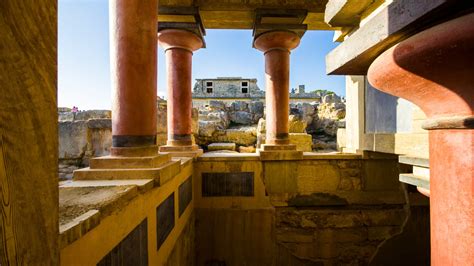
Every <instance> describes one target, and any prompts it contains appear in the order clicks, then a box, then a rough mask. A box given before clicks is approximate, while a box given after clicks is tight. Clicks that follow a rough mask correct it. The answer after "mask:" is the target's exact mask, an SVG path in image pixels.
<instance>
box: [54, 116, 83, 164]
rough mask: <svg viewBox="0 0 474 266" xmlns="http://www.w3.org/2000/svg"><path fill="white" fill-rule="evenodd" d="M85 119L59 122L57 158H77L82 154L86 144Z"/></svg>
mask: <svg viewBox="0 0 474 266" xmlns="http://www.w3.org/2000/svg"><path fill="white" fill-rule="evenodd" d="M87 130H88V126H87V121H62V122H59V158H60V159H77V158H81V157H83V156H84V154H85V152H86V150H87V145H88V142H87V140H88V138H87Z"/></svg>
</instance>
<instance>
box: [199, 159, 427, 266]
mask: <svg viewBox="0 0 474 266" xmlns="http://www.w3.org/2000/svg"><path fill="white" fill-rule="evenodd" d="M213 156H214V155H213ZM398 172H399V170H398V162H397V159H396V156H386V155H383V154H367V155H364V156H357V155H334V156H331V155H314V156H305V158H304V159H303V160H302V161H293V162H290V161H274V162H264V161H259V159H258V156H256V157H250V156H247V157H235V158H218V157H217V156H216V157H212V156H210V155H209V156H204V157H202V158H199V159H198V162H197V163H196V166H195V178H196V182H197V184H196V187H197V188H196V199H195V201H196V259H197V264H198V265H205V264H206V263H211V262H212V263H220V264H219V265H224V263H225V264H226V265H234V264H237V265H240V264H246V265H405V264H407V263H408V264H409V263H411V262H415V263H416V265H427V264H429V217H428V214H429V208H428V199H427V198H423V196H421V195H420V194H419V193H417V192H416V191H413V190H410V189H407V188H406V187H404V186H403V185H400V183H399V182H398ZM209 173H213V175H217V176H220V179H222V180H225V179H229V182H233V184H234V185H236V184H239V182H243V180H244V179H243V178H244V176H248V175H249V174H248V173H252V176H253V181H254V186H253V191H254V193H253V195H252V196H250V197H249V196H247V197H232V198H226V197H212V196H209V195H204V194H203V193H202V191H201V189H204V188H205V186H208V185H210V184H208V183H206V181H205V180H206V179H205V176H206V175H209ZM244 173H245V175H244ZM231 179H232V181H231ZM245 187H247V186H245ZM242 188H243V187H242ZM226 191H227V192H225V191H223V192H222V193H234V192H232V190H226ZM237 192H238V191H235V193H237ZM220 196H222V195H220ZM414 228H418V231H417V230H414ZM388 257H389V258H390V259H388ZM415 257H416V258H415ZM380 262H382V264H380ZM427 262H428V263H427ZM239 263H240V264H239Z"/></svg>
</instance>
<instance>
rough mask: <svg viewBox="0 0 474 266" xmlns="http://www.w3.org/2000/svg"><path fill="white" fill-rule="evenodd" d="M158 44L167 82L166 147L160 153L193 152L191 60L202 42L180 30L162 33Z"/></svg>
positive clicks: (189, 33)
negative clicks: (163, 56)
mask: <svg viewBox="0 0 474 266" xmlns="http://www.w3.org/2000/svg"><path fill="white" fill-rule="evenodd" d="M158 41H159V44H160V46H162V47H163V48H164V49H165V53H166V75H167V81H168V104H167V108H168V110H167V111H168V117H167V122H168V143H167V144H168V145H167V147H162V148H160V150H162V151H171V150H177V149H178V150H183V149H187V150H195V149H197V147H196V146H195V145H193V141H192V118H191V112H192V105H193V103H192V92H191V82H192V81H191V76H192V57H193V52H194V51H196V50H198V49H199V48H201V47H202V46H203V41H202V40H201V38H200V37H199V36H198V35H196V34H194V33H193V32H190V31H187V30H181V29H165V30H161V31H160V32H159V33H158ZM173 147H177V148H174V149H173Z"/></svg>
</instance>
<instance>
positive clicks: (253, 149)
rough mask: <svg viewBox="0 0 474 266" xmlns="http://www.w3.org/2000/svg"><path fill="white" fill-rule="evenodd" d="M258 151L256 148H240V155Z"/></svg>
mask: <svg viewBox="0 0 474 266" xmlns="http://www.w3.org/2000/svg"><path fill="white" fill-rule="evenodd" d="M255 151H256V149H255V147H254V146H240V147H239V152H240V153H255Z"/></svg>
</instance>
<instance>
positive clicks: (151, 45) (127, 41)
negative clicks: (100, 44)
mask: <svg viewBox="0 0 474 266" xmlns="http://www.w3.org/2000/svg"><path fill="white" fill-rule="evenodd" d="M109 10H110V59H111V60H110V68H111V77H112V91H113V93H112V94H113V97H112V135H113V137H112V146H113V147H144V146H145V147H146V146H152V145H155V143H156V97H157V91H156V82H157V80H156V79H157V77H156V75H157V52H156V51H157V45H156V41H157V37H156V32H157V30H158V28H157V10H158V1H157V0H150V1H142V0H110V4H109Z"/></svg>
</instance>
